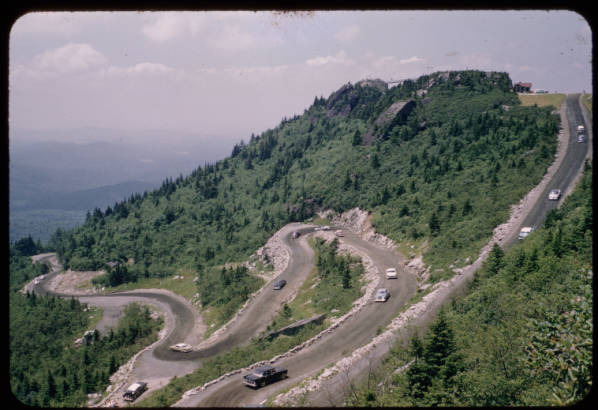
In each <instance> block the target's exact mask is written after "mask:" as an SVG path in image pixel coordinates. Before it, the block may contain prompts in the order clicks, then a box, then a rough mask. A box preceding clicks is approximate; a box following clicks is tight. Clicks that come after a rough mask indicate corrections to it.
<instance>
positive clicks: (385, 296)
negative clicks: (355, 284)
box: [376, 288, 390, 302]
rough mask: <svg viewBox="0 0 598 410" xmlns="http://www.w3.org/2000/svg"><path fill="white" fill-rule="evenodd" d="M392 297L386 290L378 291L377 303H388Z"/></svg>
mask: <svg viewBox="0 0 598 410" xmlns="http://www.w3.org/2000/svg"><path fill="white" fill-rule="evenodd" d="M389 297H390V292H389V291H388V289H386V288H380V289H378V290H377V291H376V302H386V300H387V299H388V298H389Z"/></svg>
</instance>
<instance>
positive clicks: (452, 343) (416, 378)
mask: <svg viewBox="0 0 598 410" xmlns="http://www.w3.org/2000/svg"><path fill="white" fill-rule="evenodd" d="M592 221H593V211H592V168H591V165H590V164H589V163H587V164H586V168H585V173H584V176H583V178H582V179H581V181H580V183H579V184H578V186H577V188H576V190H575V192H574V193H573V194H572V195H571V196H569V197H568V198H567V199H566V200H565V202H564V203H563V205H562V207H561V208H559V209H555V210H552V211H551V212H550V213H549V214H548V215H547V218H546V222H545V224H544V226H543V227H542V228H540V229H539V230H538V231H536V232H534V233H533V234H532V235H530V236H529V237H528V238H526V240H525V241H523V242H522V243H520V244H518V245H516V246H514V247H513V248H511V249H510V250H509V251H507V252H503V251H502V250H501V248H499V247H498V246H497V247H495V248H494V249H493V251H492V252H491V254H490V256H489V258H488V260H487V261H486V262H485V264H484V266H483V268H482V269H481V270H480V271H479V272H477V278H476V280H474V282H473V283H472V285H471V288H470V289H469V291H468V292H467V294H466V295H464V296H461V297H459V298H457V299H456V300H454V301H453V302H452V303H451V304H447V307H446V308H445V311H444V314H441V315H439V319H438V320H437V321H436V323H434V324H433V325H432V326H431V327H430V330H429V331H428V332H427V334H426V335H425V336H424V338H423V339H413V340H412V341H411V343H410V348H406V347H407V346H406V345H402V346H400V347H399V346H397V348H396V349H392V350H391V354H390V355H389V357H388V358H387V360H386V361H385V364H384V366H382V368H381V369H379V371H377V372H376V373H375V374H373V375H371V377H370V378H368V380H367V382H365V381H364V382H363V383H362V385H361V386H359V387H358V388H356V389H354V390H353V393H352V394H351V395H350V396H348V397H347V398H346V402H347V403H346V404H347V405H350V406H368V407H388V406H390V407H405V406H406V407H424V406H439V405H441V406H455V407H494V406H499V407H503V406H504V407H510V406H562V405H572V404H579V401H580V400H582V399H584V398H586V399H588V400H589V398H588V394H589V392H590V389H591V387H592V372H593V371H592V357H593V342H592V335H593V325H592V323H593V320H592V318H593V316H592V313H593V312H592V311H593V296H592V294H593V292H592V283H593V266H592V243H593V233H592ZM400 369H402V370H400Z"/></svg>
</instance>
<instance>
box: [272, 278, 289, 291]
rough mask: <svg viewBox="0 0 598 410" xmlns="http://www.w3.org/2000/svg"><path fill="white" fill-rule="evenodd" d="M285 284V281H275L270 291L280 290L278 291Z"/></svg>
mask: <svg viewBox="0 0 598 410" xmlns="http://www.w3.org/2000/svg"><path fill="white" fill-rule="evenodd" d="M286 284H287V281H286V280H284V279H280V280H277V281H276V282H274V286H272V289H274V290H280V289H282V288H284V285H286Z"/></svg>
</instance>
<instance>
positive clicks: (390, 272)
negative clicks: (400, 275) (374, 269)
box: [386, 268, 397, 279]
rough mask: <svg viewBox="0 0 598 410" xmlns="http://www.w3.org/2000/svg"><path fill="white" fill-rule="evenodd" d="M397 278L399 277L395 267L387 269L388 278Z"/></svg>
mask: <svg viewBox="0 0 598 410" xmlns="http://www.w3.org/2000/svg"><path fill="white" fill-rule="evenodd" d="M396 278H397V270H396V269H395V268H388V269H386V279H396Z"/></svg>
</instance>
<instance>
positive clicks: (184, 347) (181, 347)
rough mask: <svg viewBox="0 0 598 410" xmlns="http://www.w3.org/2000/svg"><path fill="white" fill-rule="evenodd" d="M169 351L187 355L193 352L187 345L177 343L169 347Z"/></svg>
mask: <svg viewBox="0 0 598 410" xmlns="http://www.w3.org/2000/svg"><path fill="white" fill-rule="evenodd" d="M170 350H172V351H174V352H181V353H189V352H190V351H192V350H193V347H192V346H191V345H190V344H187V343H177V344H175V345H172V346H170Z"/></svg>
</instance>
